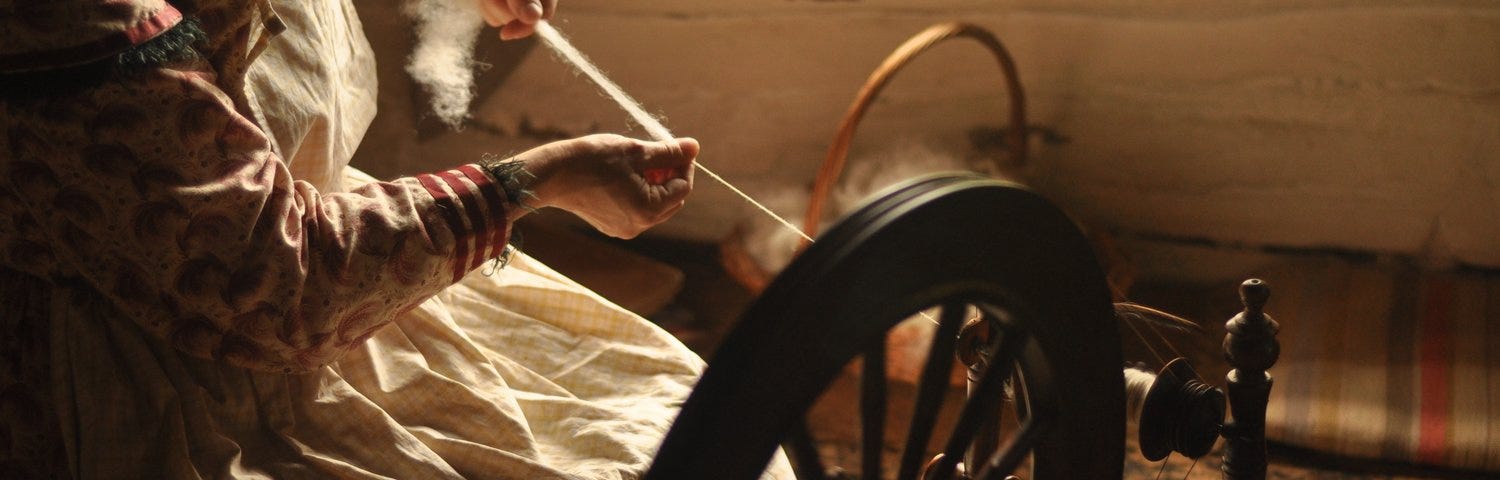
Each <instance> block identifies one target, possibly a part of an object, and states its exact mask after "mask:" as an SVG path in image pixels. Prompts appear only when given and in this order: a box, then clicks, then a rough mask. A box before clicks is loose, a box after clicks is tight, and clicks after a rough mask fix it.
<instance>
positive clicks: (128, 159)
mask: <svg viewBox="0 0 1500 480" xmlns="http://www.w3.org/2000/svg"><path fill="white" fill-rule="evenodd" d="M554 9H555V1H553V0H548V1H535V0H533V1H526V0H481V2H480V5H478V6H477V8H474V10H475V13H476V14H480V15H483V16H484V17H485V20H486V21H488V22H490V23H491V24H492V25H496V26H501V35H502V37H505V38H518V37H521V36H525V35H528V34H530V32H531V28H532V26H533V25H535V23H536V22H537V21H540V20H541V19H544V18H548V17H550V16H551V15H552V13H553V10H554ZM185 19H186V20H185ZM0 39H3V42H0V74H3V79H0V94H3V100H0V130H3V133H4V135H0V152H4V153H3V154H4V158H3V160H0V165H3V168H4V172H6V173H5V176H4V179H3V181H0V248H3V250H0V301H3V304H0V335H3V337H0V341H3V343H4V345H0V347H3V348H0V350H3V354H0V357H3V358H0V384H3V385H0V388H3V390H0V414H3V417H4V419H5V425H4V428H3V431H4V432H5V433H8V434H9V435H8V436H6V437H5V438H3V439H0V442H8V443H0V469H3V471H0V477H5V478H34V477H44V476H72V477H79V478H97V477H109V478H198V477H237V478H238V477H270V478H299V477H314V478H322V477H348V478H456V477H479V478H620V477H632V476H635V475H637V474H638V473H639V472H641V471H642V470H643V469H644V467H645V466H646V465H648V464H649V459H650V455H651V453H652V451H653V450H654V449H655V447H656V444H657V442H659V440H660V436H661V435H662V433H663V432H664V431H665V429H666V426H667V425H668V424H669V423H670V421H671V418H672V417H673V416H674V412H675V408H676V405H677V404H678V403H680V401H681V399H682V398H683V397H684V396H685V395H686V393H687V391H688V390H689V389H690V388H691V385H692V383H693V382H694V381H695V380H696V376H697V373H698V371H699V370H700V369H701V366H702V364H701V361H700V360H699V359H698V358H697V357H696V356H695V355H694V354H692V352H690V351H688V350H687V349H686V348H684V347H683V346H682V345H681V344H680V343H678V342H677V341H676V340H675V339H672V338H671V337H670V336H669V335H667V334H665V333H664V332H662V331H661V330H660V329H658V328H655V327H654V326H652V325H651V324H649V323H648V322H645V321H644V320H642V319H640V318H639V317H636V316H634V315H631V314H630V313H628V312H626V311H624V310H622V309H620V308H619V307H616V306H614V305H611V304H609V303H608V302H607V301H604V300H603V299H601V298H599V297H598V296H597V295H594V294H592V293H591V292H588V291H587V290H585V289H583V288H581V287H579V286H577V285H576V284H574V283H572V282H571V281H569V280H567V279H566V278H564V277H562V276H560V275H558V274H556V273H555V272H552V271H551V270H549V269H547V268H546V267H545V266H542V265H540V264H537V263H536V262H535V261H534V260H531V259H530V258H527V257H525V256H524V255H522V254H518V253H511V252H510V251H509V250H508V249H507V248H506V242H507V239H508V234H509V231H510V225H511V223H512V222H513V221H514V220H515V219H516V218H518V217H520V216H522V215H524V214H525V213H526V212H527V211H530V210H532V209H536V208H543V207H549V206H553V207H559V208H563V209H567V210H570V211H572V212H574V213H576V214H578V215H579V216H581V217H583V218H584V219H586V220H588V221H589V222H590V223H592V224H593V225H594V226H595V227H597V228H599V229H600V230H601V231H603V232H604V233H606V234H610V235H615V236H621V237H630V236H634V235H636V234H638V233H640V232H641V231H642V230H644V229H646V228H649V227H650V226H651V225H654V224H656V223H659V222H661V221H663V220H665V219H666V218H667V217H669V216H671V215H672V213H674V212H675V211H676V210H677V209H678V208H680V207H681V206H682V203H683V201H684V199H685V197H686V196H687V194H688V192H689V191H690V190H691V188H692V181H693V178H692V160H693V158H694V157H695V156H696V155H697V153H698V145H697V143H696V142H695V141H693V140H691V139H679V140H677V141H673V142H642V141H637V140H631V139H627V138H624V137H619V136H609V135H602V136H591V137H585V138H581V139H575V140H569V141H563V142H558V143H554V144H549V145H545V146H542V147H539V148H537V149H534V150H531V151H528V152H526V153H523V154H521V155H519V156H517V157H516V158H514V159H510V160H508V161H504V162H478V163H466V162H464V161H455V162H454V163H456V164H459V165H458V166H457V167H455V168H453V169H451V170H447V171H443V172H434V173H431V174H423V175H416V176H414V177H410V178H402V179H397V180H393V181H389V182H375V181H371V179H369V178H367V177H362V176H361V175H359V174H358V173H357V172H353V171H352V170H346V164H347V162H348V158H349V156H350V155H351V154H352V153H353V150H354V149H355V147H356V146H357V145H358V141H359V137H360V136H362V135H363V132H364V129H365V127H366V125H368V122H369V120H370V118H371V117H372V116H373V114H374V106H373V105H374V103H373V97H374V84H373V78H374V74H373V60H372V56H371V54H370V51H369V46H368V44H367V43H366V42H365V40H364V38H363V34H362V32H361V31H360V25H359V22H358V19H357V17H356V15H355V14H354V10H353V7H352V6H351V5H350V4H348V3H347V2H346V1H343V0H307V1H287V2H280V1H267V0H192V1H188V0H168V1H163V0H78V1H72V2H49V3H41V4H34V2H30V1H28V0H0ZM648 177H649V178H651V181H649V182H648V181H647V180H646V179H647V178H648ZM492 259H493V260H494V261H496V262H499V263H505V262H507V261H508V262H509V266H507V267H506V268H505V269H504V270H503V271H502V273H500V274H497V275H493V276H486V275H478V274H472V273H471V272H473V271H474V270H476V269H478V267H480V265H481V264H484V263H485V262H487V261H490V260H492Z"/></svg>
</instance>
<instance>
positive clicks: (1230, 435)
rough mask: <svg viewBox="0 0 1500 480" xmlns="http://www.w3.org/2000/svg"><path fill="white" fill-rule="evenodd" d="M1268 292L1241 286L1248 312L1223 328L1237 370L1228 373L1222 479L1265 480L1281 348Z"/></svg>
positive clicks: (1257, 285)
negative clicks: (1274, 372) (1270, 405)
mask: <svg viewBox="0 0 1500 480" xmlns="http://www.w3.org/2000/svg"><path fill="white" fill-rule="evenodd" d="M1270 296H1271V289H1270V287H1268V286H1266V283H1265V282H1262V281H1260V280H1259V279H1250V280H1246V281H1245V283H1242V284H1240V301H1241V302H1242V303H1244V305H1245V310H1244V311H1242V312H1240V313H1239V314H1238V315H1235V316H1234V318H1231V319H1229V322H1228V323H1226V324H1225V327H1227V328H1228V330H1229V334H1228V335H1225V336H1224V354H1225V355H1226V356H1228V358H1229V364H1230V365H1231V366H1233V367H1234V369H1233V370H1230V371H1229V407H1230V419H1231V420H1230V424H1228V425H1225V426H1224V430H1223V435H1224V438H1225V440H1226V441H1227V444H1226V445H1225V450H1224V466H1223V472H1224V478H1227V479H1231V480H1251V479H1253V480H1264V479H1265V478H1266V403H1267V402H1268V401H1269V400H1270V396H1271V383H1272V382H1271V376H1270V375H1269V374H1267V373H1266V369H1269V368H1271V366H1272V365H1275V364H1276V357H1277V356H1278V355H1280V353H1281V345H1280V344H1279V343H1277V341H1276V332H1277V330H1279V329H1280V328H1281V327H1280V325H1277V323H1276V321H1275V320H1272V319H1271V316H1270V315H1266V314H1265V312H1264V311H1263V309H1264V308H1265V306H1266V300H1267V299H1268V298H1270Z"/></svg>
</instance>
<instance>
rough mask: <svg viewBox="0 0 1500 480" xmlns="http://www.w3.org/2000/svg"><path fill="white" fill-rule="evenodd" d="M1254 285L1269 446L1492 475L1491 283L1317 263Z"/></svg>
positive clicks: (1495, 333) (1498, 337) (1497, 419)
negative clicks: (1262, 308) (1271, 363)
mask: <svg viewBox="0 0 1500 480" xmlns="http://www.w3.org/2000/svg"><path fill="white" fill-rule="evenodd" d="M1264 278H1266V279H1267V280H1268V281H1269V282H1270V284H1271V286H1272V291H1273V293H1272V297H1271V302H1270V304H1269V305H1268V306H1267V311H1268V312H1269V313H1271V315H1272V316H1273V317H1274V318H1276V319H1277V321H1278V322H1280V323H1281V325H1282V330H1281V332H1282V333H1281V336H1280V340H1281V346H1282V353H1281V360H1280V362H1279V363H1278V364H1277V365H1276V366H1275V367H1274V368H1272V370H1271V373H1272V375H1273V377H1275V378H1276V379H1277V381H1276V384H1275V386H1274V388H1272V391H1271V403H1270V406H1269V408H1268V411H1267V414H1266V417H1267V418H1266V427H1267V435H1268V436H1269V437H1270V438H1271V439H1272V440H1276V441H1281V442H1284V443H1288V444H1293V445H1297V446H1302V447H1308V448H1312V449H1316V450H1320V451H1327V452H1334V453H1338V454H1344V455H1350V456H1356V457H1364V458H1379V459H1386V460H1397V461H1407V462H1414V463H1421V464H1428V465H1439V466H1448V467H1456V468H1464V469H1475V470H1485V471H1500V276H1497V275H1481V274H1474V273H1431V272H1419V271H1416V270H1415V269H1410V268H1406V269H1395V268H1390V267H1388V266H1385V267H1383V266H1374V265H1351V264H1348V263H1346V262H1340V261H1333V260H1327V261H1318V262H1313V263H1312V264H1307V263H1299V264H1298V265H1297V266H1296V268H1294V269H1293V268H1287V269H1283V270H1281V271H1273V272H1266V275H1265V276H1264Z"/></svg>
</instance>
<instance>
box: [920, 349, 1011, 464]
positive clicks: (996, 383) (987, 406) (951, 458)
mask: <svg viewBox="0 0 1500 480" xmlns="http://www.w3.org/2000/svg"><path fill="white" fill-rule="evenodd" d="M999 343H1000V345H999V346H998V347H996V348H995V351H994V353H993V354H992V355H991V356H990V361H989V367H988V368H987V369H986V370H985V372H984V376H983V377H981V378H980V380H979V385H978V386H977V387H976V388H975V389H974V391H973V392H971V394H970V395H969V401H968V402H967V403H965V404H964V408H963V411H962V412H961V413H960V414H959V417H958V423H957V424H956V425H954V427H953V433H952V434H951V435H949V436H948V443H947V446H946V447H944V448H943V460H942V461H941V462H940V463H939V464H938V465H937V466H936V471H935V472H934V473H936V475H937V476H936V477H935V478H937V479H940V480H946V479H949V478H952V475H953V470H954V466H956V465H957V464H958V462H959V461H960V460H961V459H963V455H964V451H965V450H967V449H968V448H969V445H970V444H972V443H973V441H974V434H975V433H976V432H978V430H979V428H980V426H982V425H984V424H985V423H987V422H990V421H992V420H994V419H995V416H996V414H998V413H999V410H1000V402H1001V398H1000V397H1001V394H1002V393H1003V391H1004V388H1005V380H1006V379H1007V378H1010V374H1011V370H1012V368H1013V367H1014V366H1015V360H1014V359H1015V358H1016V356H1017V355H1018V354H1019V353H1020V352H1021V347H1022V346H1023V345H1025V343H1026V334H1025V333H1024V332H1022V331H1020V330H1018V329H1006V330H1003V331H1002V332H1001V333H1000V342H999Z"/></svg>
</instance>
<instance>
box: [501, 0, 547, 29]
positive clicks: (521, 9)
mask: <svg viewBox="0 0 1500 480" xmlns="http://www.w3.org/2000/svg"><path fill="white" fill-rule="evenodd" d="M505 1H506V3H507V4H508V5H509V6H510V11H511V13H513V14H515V19H516V20H520V21H521V22H522V23H528V24H530V23H536V22H537V21H539V20H541V19H542V13H543V12H542V2H541V0H505Z"/></svg>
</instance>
